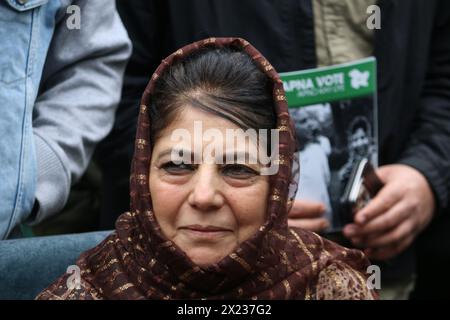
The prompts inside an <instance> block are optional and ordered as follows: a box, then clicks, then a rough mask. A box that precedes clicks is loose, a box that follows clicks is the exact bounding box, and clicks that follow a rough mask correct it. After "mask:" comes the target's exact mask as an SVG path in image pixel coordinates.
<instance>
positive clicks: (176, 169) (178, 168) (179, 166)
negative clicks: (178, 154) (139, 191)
mask: <svg viewBox="0 0 450 320" xmlns="http://www.w3.org/2000/svg"><path fill="white" fill-rule="evenodd" d="M161 168H162V169H163V170H164V171H166V172H167V173H169V174H186V173H190V172H192V171H194V170H195V167H194V166H193V165H190V164H186V163H175V162H172V161H169V162H166V163H164V164H163V165H162V166H161Z"/></svg>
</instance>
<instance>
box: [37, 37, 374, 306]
mask: <svg viewBox="0 0 450 320" xmlns="http://www.w3.org/2000/svg"><path fill="white" fill-rule="evenodd" d="M204 47H216V48H221V47H233V48H235V49H237V50H240V51H242V52H245V53H246V54H248V55H249V56H250V57H251V58H252V60H253V61H254V63H255V64H256V66H257V67H258V68H259V69H260V70H262V71H263V72H264V73H265V74H266V75H267V77H269V78H270V79H271V81H272V82H273V99H274V112H275V113H276V118H277V129H278V130H279V159H278V160H277V161H278V162H279V171H278V173H277V174H276V175H273V176H271V179H270V195H269V199H261V201H268V206H267V210H268V212H267V218H266V222H265V224H264V225H263V226H261V227H260V228H259V231H257V232H256V234H254V235H253V236H252V237H251V238H250V239H248V240H247V241H245V242H243V243H241V244H240V245H239V247H238V248H236V249H235V251H234V252H232V253H231V254H229V255H228V256H226V257H225V258H223V259H222V260H221V261H219V262H218V263H216V264H213V265H211V266H208V267H205V268H201V267H199V266H197V265H195V264H194V263H193V262H192V261H191V260H190V259H189V258H188V257H187V256H186V254H185V253H184V252H183V251H182V250H180V249H179V248H178V247H177V246H176V245H175V244H174V243H173V242H172V241H170V240H168V239H167V238H166V237H165V236H164V234H163V233H162V231H161V228H160V226H159V224H158V222H157V221H156V219H155V215H154V213H153V211H152V207H151V194H150V190H149V170H150V166H149V163H150V159H151V154H152V146H151V144H150V123H151V121H150V113H149V107H148V106H149V105H150V104H151V103H152V93H153V91H154V88H155V83H156V82H157V81H158V78H159V77H160V76H161V74H163V73H164V72H167V70H168V69H169V68H170V67H171V65H173V64H174V63H176V62H177V61H180V60H182V59H184V58H185V57H187V56H189V55H191V54H192V53H194V52H196V51H198V50H201V49H202V48H204ZM138 121H139V122H138V130H137V136H136V143H135V154H134V159H133V164H132V173H131V178H130V179H131V181H130V186H131V193H130V194H131V209H130V212H127V213H124V214H123V215H121V216H120V217H119V219H118V220H117V222H116V230H115V232H113V233H112V234H111V235H110V236H109V237H107V238H106V239H105V240H104V241H103V242H102V243H100V244H99V245H98V246H97V247H95V248H93V249H91V250H89V251H87V252H85V253H83V254H82V255H81V256H80V258H79V259H78V261H77V265H78V266H79V267H80V269H81V288H79V289H77V288H72V286H70V287H71V288H68V284H67V279H68V275H64V276H62V277H61V278H60V279H58V280H57V281H56V282H55V283H54V284H53V285H52V286H50V287H49V288H48V289H46V290H45V291H43V292H42V293H41V294H40V295H39V296H38V299H96V298H100V299H101V298H103V299H180V298H187V299H201V298H209V299H223V298H225V299H236V298H243V299H249V298H255V299H256V298H258V299H261V298H262V299H274V298H275V299H308V298H312V299H314V298H319V299H320V298H351V299H365V298H367V299H370V298H373V297H374V295H373V293H372V292H371V291H370V290H368V289H367V287H366V283H365V281H366V280H365V276H364V272H365V268H367V266H368V261H367V259H366V258H365V257H364V256H363V254H362V253H361V252H360V251H357V250H349V249H345V248H343V247H340V246H338V245H336V244H334V243H332V242H330V241H327V240H325V239H323V238H321V237H320V236H318V235H317V234H315V233H311V232H308V231H305V230H301V229H296V228H288V226H287V213H288V210H289V207H290V203H291V201H290V198H289V197H290V195H294V194H295V191H296V183H295V181H296V180H297V177H296V171H298V170H292V166H293V163H294V159H293V157H294V154H295V138H294V132H295V131H294V127H293V125H292V123H291V120H290V118H289V113H288V106H287V103H286V98H285V94H284V90H283V84H282V82H281V80H280V78H279V76H278V74H277V72H276V71H275V70H274V68H273V67H272V66H271V65H270V63H269V62H268V61H267V60H266V59H265V58H264V57H263V56H262V55H261V53H259V52H258V50H256V49H255V48H254V47H253V46H252V45H250V44H249V43H248V42H247V41H245V40H243V39H239V38H209V39H206V40H202V41H198V42H195V43H192V44H190V45H188V46H185V47H183V48H181V49H179V50H177V51H176V52H175V53H173V54H171V55H170V56H168V57H167V58H166V59H164V60H162V63H161V64H160V65H159V67H158V68H157V69H156V71H155V73H154V74H153V75H152V78H151V80H150V82H149V84H148V85H147V88H146V89H145V92H144V95H143V97H142V100H141V107H140V114H139V120H138ZM297 169H298V168H297ZM297 173H298V172H297Z"/></svg>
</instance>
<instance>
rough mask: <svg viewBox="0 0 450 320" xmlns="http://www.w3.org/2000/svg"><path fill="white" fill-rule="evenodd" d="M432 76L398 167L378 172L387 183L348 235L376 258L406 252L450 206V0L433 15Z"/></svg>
mask: <svg viewBox="0 0 450 320" xmlns="http://www.w3.org/2000/svg"><path fill="white" fill-rule="evenodd" d="M429 57H430V58H429V64H428V69H427V75H426V79H425V82H424V89H423V92H422V97H421V101H420V102H421V109H420V110H419V112H418V113H417V115H416V127H415V130H414V131H413V132H412V133H411V136H410V139H409V141H408V143H407V147H406V149H405V151H404V152H403V154H402V156H401V157H400V159H399V161H397V163H396V164H394V165H387V166H382V167H380V168H379V169H378V170H377V173H378V174H379V176H380V178H381V179H382V181H383V182H384V183H385V186H384V187H383V188H382V189H381V190H380V192H379V193H378V194H377V196H376V197H375V198H374V199H373V200H372V201H371V202H370V203H369V204H368V205H367V206H366V207H365V208H364V209H362V210H361V211H359V212H357V213H356V215H355V222H356V223H355V224H351V225H348V226H346V227H345V229H344V234H345V235H346V236H347V237H348V238H350V239H351V240H352V242H353V243H354V244H355V245H361V246H365V247H367V248H368V249H367V250H365V253H366V255H367V256H368V257H369V258H371V259H377V260H384V259H388V258H390V257H393V256H395V255H397V254H399V253H400V252H402V251H403V250H405V249H406V248H407V247H408V246H409V245H410V244H411V243H412V242H413V241H414V239H415V238H416V237H417V235H418V234H419V233H421V232H422V231H423V230H424V229H425V228H426V227H427V225H428V224H429V223H430V221H431V220H432V219H433V217H436V216H439V213H440V212H442V211H443V209H445V208H446V207H447V206H448V203H449V189H450V3H449V2H448V1H440V2H439V3H438V5H437V8H436V12H435V17H434V30H433V34H432V39H431V41H430V53H429Z"/></svg>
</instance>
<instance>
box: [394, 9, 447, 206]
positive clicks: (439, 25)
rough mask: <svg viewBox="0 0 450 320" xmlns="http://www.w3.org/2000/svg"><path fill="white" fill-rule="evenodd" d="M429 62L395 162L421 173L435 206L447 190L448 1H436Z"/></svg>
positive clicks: (443, 200) (444, 203) (444, 202)
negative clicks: (418, 101)
mask: <svg viewBox="0 0 450 320" xmlns="http://www.w3.org/2000/svg"><path fill="white" fill-rule="evenodd" d="M429 57H430V58H429V64H428V70H427V76H426V80H425V85H424V90H423V93H422V99H421V110H420V113H419V114H418V115H417V121H416V122H417V124H418V126H417V128H416V130H414V132H413V133H412V135H411V138H410V140H409V143H408V147H407V148H406V150H405V151H404V153H403V155H402V157H401V159H400V161H399V163H401V164H405V165H409V166H411V167H413V168H415V169H417V170H418V171H419V172H420V173H422V174H423V175H424V176H425V178H426V179H427V181H428V183H429V184H430V186H431V188H432V190H433V192H434V195H435V199H436V208H437V209H442V208H445V207H446V206H447V205H448V203H449V190H450V3H449V2H448V1H440V2H439V3H438V6H437V9H436V15H435V22H434V31H433V35H432V39H431V47H430V53H429Z"/></svg>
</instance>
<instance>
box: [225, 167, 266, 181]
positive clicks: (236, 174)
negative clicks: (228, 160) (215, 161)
mask: <svg viewBox="0 0 450 320" xmlns="http://www.w3.org/2000/svg"><path fill="white" fill-rule="evenodd" d="M222 174H223V175H225V176H229V177H232V178H236V179H247V178H251V177H254V176H257V175H259V173H258V172H257V171H256V170H254V169H252V168H250V167H247V166H245V165H239V164H233V165H226V166H225V167H223V168H222Z"/></svg>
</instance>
